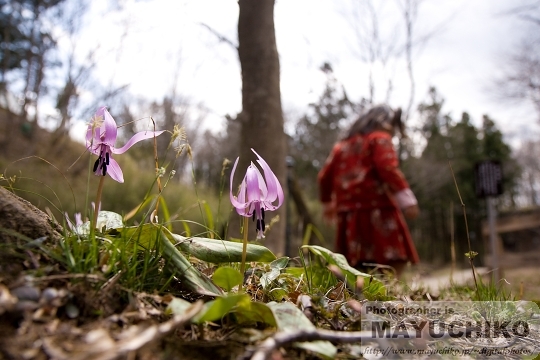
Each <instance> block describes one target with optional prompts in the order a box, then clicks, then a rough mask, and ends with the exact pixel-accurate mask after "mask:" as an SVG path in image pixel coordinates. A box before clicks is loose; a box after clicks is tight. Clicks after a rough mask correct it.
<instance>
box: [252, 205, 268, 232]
mask: <svg viewBox="0 0 540 360" xmlns="http://www.w3.org/2000/svg"><path fill="white" fill-rule="evenodd" d="M256 213H257V211H254V212H253V221H256V223H255V229H256V230H257V232H259V231H264V229H265V225H264V208H262V207H261V212H260V215H259V214H256Z"/></svg>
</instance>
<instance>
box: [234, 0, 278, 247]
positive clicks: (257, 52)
mask: <svg viewBox="0 0 540 360" xmlns="http://www.w3.org/2000/svg"><path fill="white" fill-rule="evenodd" d="M238 4H239V6H240V13H239V17H238V55H239V59H240V66H241V69H242V112H241V113H240V114H239V115H238V121H239V122H240V124H241V125H240V127H241V130H240V152H239V155H240V162H239V165H238V169H239V172H240V173H242V172H244V171H245V169H247V167H248V165H249V163H250V161H252V160H253V159H254V155H253V153H252V152H251V150H250V149H251V148H253V149H255V151H257V152H258V153H259V155H261V156H262V157H263V158H264V159H265V160H266V161H267V162H268V164H269V165H270V167H271V168H272V170H273V171H274V173H275V174H276V176H277V178H278V180H279V182H280V183H281V184H282V186H284V187H285V186H286V185H285V184H286V164H285V156H286V139H285V132H284V130H283V113H282V108H281V93H280V87H279V86H280V70H279V55H278V51H277V45H276V37H275V29H274V0H239V2H238ZM239 177H240V176H239ZM237 181H238V180H237ZM234 185H235V186H236V184H234ZM274 216H279V218H280V220H279V221H278V222H277V223H275V224H274V225H273V226H272V230H271V232H270V233H269V235H268V237H267V239H266V240H265V245H266V246H268V248H270V249H271V250H272V251H274V252H275V253H276V254H283V253H284V251H285V206H282V207H281V208H280V209H278V210H277V211H274V212H272V213H269V214H268V217H269V219H267V224H268V223H270V220H271V218H272V217H274ZM233 223H234V224H238V223H239V221H238V219H237V218H236V219H234V218H233V220H232V222H231V225H232V224H233ZM235 228H238V227H237V226H235V227H233V226H231V227H230V230H231V231H230V233H229V234H230V235H231V236H237V237H238V236H239V232H237V231H234V230H235ZM250 230H251V231H253V232H251V235H250V236H249V238H250V239H254V238H255V231H254V230H255V229H254V226H251V227H250Z"/></svg>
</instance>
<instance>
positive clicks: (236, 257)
mask: <svg viewBox="0 0 540 360" xmlns="http://www.w3.org/2000/svg"><path fill="white" fill-rule="evenodd" d="M167 236H168V237H169V238H170V239H171V241H173V242H174V243H175V244H176V245H177V246H178V247H179V248H180V249H181V250H182V251H184V252H186V253H188V254H191V255H193V256H195V257H196V258H197V259H201V260H203V261H207V262H211V263H214V264H220V263H226V262H240V261H242V243H237V242H232V241H225V240H214V239H207V238H199V237H190V238H186V237H184V236H181V235H177V234H172V233H169V234H167ZM275 259H276V256H275V255H274V254H273V253H272V252H271V251H270V250H269V249H268V248H266V247H264V246H261V245H256V244H248V245H247V253H246V261H258V262H270V261H273V260H275Z"/></svg>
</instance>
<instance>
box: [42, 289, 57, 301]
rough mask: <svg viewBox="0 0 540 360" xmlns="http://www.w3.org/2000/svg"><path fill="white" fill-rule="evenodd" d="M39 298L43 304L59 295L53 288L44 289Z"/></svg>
mask: <svg viewBox="0 0 540 360" xmlns="http://www.w3.org/2000/svg"><path fill="white" fill-rule="evenodd" d="M41 296H42V298H43V300H44V301H45V302H47V303H50V302H52V301H53V300H54V299H56V298H57V297H58V296H59V293H58V290H56V289H55V288H46V289H45V290H43V294H42V295H41Z"/></svg>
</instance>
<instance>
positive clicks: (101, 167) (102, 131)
mask: <svg viewBox="0 0 540 360" xmlns="http://www.w3.org/2000/svg"><path fill="white" fill-rule="evenodd" d="M163 132H164V131H141V132H138V133H137V134H135V135H133V137H132V138H131V139H129V141H128V142H127V143H126V144H125V145H124V146H122V147H121V148H116V147H115V146H114V143H115V142H116V133H117V128H116V122H115V121H114V119H113V117H112V116H111V114H109V112H108V111H107V108H106V107H105V106H102V107H100V108H99V110H98V111H96V114H95V116H94V118H93V119H92V121H91V123H90V124H89V125H88V129H87V131H86V148H87V149H88V151H90V152H91V153H92V154H95V155H98V156H99V157H98V159H97V160H96V162H95V163H94V168H93V171H94V174H95V175H96V176H105V175H107V174H109V175H110V176H111V178H113V180H116V181H118V182H119V183H123V182H124V174H123V173H122V169H120V165H118V163H117V162H116V161H115V160H114V159H113V158H112V154H123V153H124V152H126V151H127V150H128V149H129V148H130V147H132V146H133V145H134V144H136V143H138V142H139V141H141V140H144V139H149V138H153V137H154V136H158V135H161V133H163Z"/></svg>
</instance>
